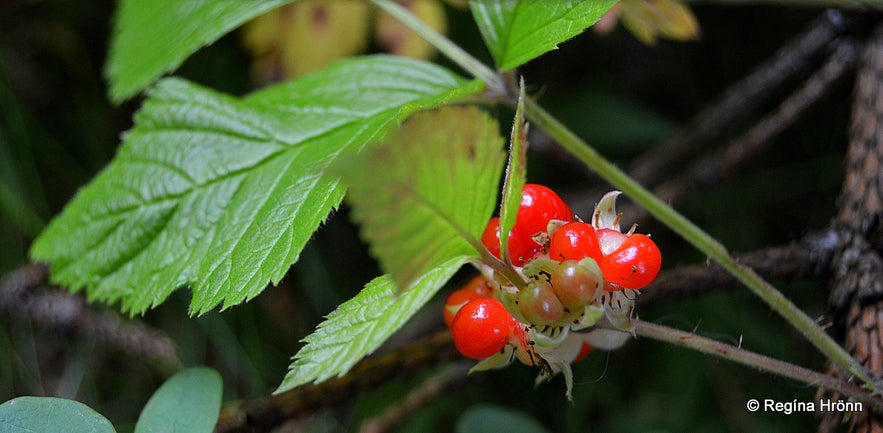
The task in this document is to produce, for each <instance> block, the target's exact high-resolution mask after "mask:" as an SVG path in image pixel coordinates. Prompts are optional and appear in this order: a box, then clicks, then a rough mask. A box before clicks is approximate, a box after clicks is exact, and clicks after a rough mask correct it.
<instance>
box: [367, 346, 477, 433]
mask: <svg viewBox="0 0 883 433" xmlns="http://www.w3.org/2000/svg"><path fill="white" fill-rule="evenodd" d="M469 367H470V366H469V365H468V364H464V363H457V364H452V365H450V366H448V367H447V368H445V369H444V370H442V371H441V372H439V373H438V374H436V375H435V376H433V377H430V378H429V379H427V380H426V381H425V382H423V384H421V385H420V386H419V387H417V388H415V389H414V390H412V391H411V392H409V393H408V394H407V395H406V396H405V397H404V398H402V399H401V400H399V401H398V402H396V403H394V404H392V405H391V406H390V407H389V409H387V410H386V411H385V412H383V413H381V414H380V415H378V416H375V417H373V418H370V419H367V420H365V421H364V422H363V423H362V426H361V427H360V428H359V433H384V432H386V431H389V430H390V429H391V428H393V427H395V426H396V425H398V424H401V423H402V421H403V420H405V419H407V418H408V416H410V415H411V414H412V413H414V411H416V410H417V409H419V408H421V407H423V406H425V405H426V404H428V403H430V402H431V401H432V400H433V399H435V398H436V397H438V396H439V395H440V394H441V393H442V392H444V390H445V389H447V388H448V387H449V386H451V385H452V384H453V383H455V382H457V381H460V380H463V379H465V378H466V372H467V371H469Z"/></svg>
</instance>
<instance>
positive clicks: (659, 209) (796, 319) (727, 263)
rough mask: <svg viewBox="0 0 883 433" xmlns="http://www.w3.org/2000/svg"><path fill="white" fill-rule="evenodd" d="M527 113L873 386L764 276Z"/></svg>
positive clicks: (565, 132) (538, 113)
mask: <svg viewBox="0 0 883 433" xmlns="http://www.w3.org/2000/svg"><path fill="white" fill-rule="evenodd" d="M525 112H526V116H527V118H528V119H529V120H530V121H531V122H533V123H534V124H535V125H537V126H538V127H540V128H542V129H543V130H544V131H545V132H546V133H547V134H549V136H550V137H552V138H553V139H555V140H556V141H557V142H558V143H559V144H560V145H561V146H562V147H563V148H564V149H566V150H567V151H568V152H570V153H571V154H573V155H574V156H575V157H576V158H577V159H579V160H580V161H582V162H583V163H584V164H585V165H586V166H587V167H589V168H590V169H591V170H593V171H594V172H596V173H597V174H598V175H599V176H601V177H602V178H604V179H605V180H606V181H608V182H610V184H612V185H613V186H615V187H616V188H619V189H620V190H621V191H622V192H623V193H625V194H626V195H628V196H629V197H630V198H631V199H632V200H633V201H634V202H635V203H637V204H639V205H641V206H643V207H644V208H645V209H646V210H647V211H648V212H650V213H651V214H652V215H653V216H654V217H656V218H657V219H658V220H659V221H661V222H662V223H664V224H665V225H666V226H668V227H669V228H670V229H672V230H673V231H674V232H675V233H677V234H679V235H680V236H681V237H683V238H684V239H685V240H686V241H687V242H689V243H691V244H692V245H693V246H694V247H696V249H698V250H699V251H701V252H703V253H704V254H706V255H707V256H708V257H709V258H711V259H712V260H714V261H716V262H717V263H718V264H720V265H721V267H723V268H724V269H726V270H727V271H729V272H730V273H731V274H732V275H733V276H734V277H736V279H738V280H739V281H741V282H742V284H744V285H746V286H747V287H748V288H749V289H751V291H752V292H754V294H756V295H757V296H759V297H760V298H761V299H762V300H763V301H764V302H766V303H767V305H769V306H770V307H772V308H773V309H774V310H776V312H777V313H779V314H780V315H781V316H782V317H783V318H785V320H787V321H788V323H790V324H791V325H792V326H794V327H795V328H797V329H798V330H799V331H800V332H801V333H802V334H803V335H804V337H806V339H807V340H809V341H810V342H811V343H812V344H813V345H815V346H816V347H817V348H818V349H819V350H820V351H821V352H822V353H824V354H825V356H827V357H828V358H829V359H830V360H831V361H832V362H833V363H834V364H836V365H837V366H839V367H840V368H842V369H844V370H845V371H848V372H850V373H852V374H853V375H855V376H856V377H858V378H860V379H861V380H862V381H863V382H865V383H867V384H872V383H873V382H871V380H870V378H869V377H868V376H867V374H866V373H865V371H864V369H863V368H862V366H861V365H859V364H858V362H857V361H856V360H855V359H854V358H853V357H852V356H850V355H849V353H847V352H846V351H845V350H843V348H842V347H841V346H840V345H839V344H837V342H836V341H834V339H833V338H831V337H830V336H829V335H828V334H826V333H825V331H824V330H822V328H820V327H819V326H818V325H817V324H816V323H815V322H814V321H813V320H812V319H811V318H810V317H809V316H807V315H806V314H805V313H804V312H803V311H801V310H800V309H799V308H797V306H795V305H794V304H793V303H792V302H791V301H790V300H788V298H786V297H785V296H784V295H783V294H782V293H781V292H779V291H778V290H776V288H775V287H773V286H772V285H770V283H768V282H766V281H765V280H764V279H763V278H761V277H760V275H757V273H756V272H754V270H752V269H751V268H749V267H747V266H743V265H741V264H739V263H738V262H736V260H735V259H733V257H732V256H731V255H730V254H729V252H727V250H726V248H724V246H723V245H721V244H720V243H719V242H717V241H716V240H715V239H714V238H712V237H711V236H710V235H709V234H708V233H705V232H704V231H703V230H702V229H701V228H699V227H698V226H697V225H695V224H693V223H692V222H691V221H690V220H688V219H687V218H685V217H684V216H683V215H681V214H680V213H678V212H677V211H676V210H674V208H672V207H671V206H669V205H667V204H665V203H664V202H662V201H661V200H659V198H657V197H656V196H655V195H653V193H651V192H650V191H649V190H647V189H646V188H644V187H643V186H641V185H639V184H638V183H637V182H635V180H634V179H632V178H631V177H629V176H628V175H627V174H626V173H625V172H623V171H622V170H620V169H619V168H618V167H616V166H615V165H613V164H612V163H610V162H609V161H607V160H606V159H604V158H603V157H602V156H601V155H600V154H598V152H597V151H595V149H593V148H592V147H590V146H589V145H588V144H586V143H585V142H583V141H582V140H581V139H580V138H579V137H577V136H576V135H575V134H574V133H573V132H571V131H570V130H569V129H567V127H565V126H564V125H563V124H561V122H559V121H558V120H557V119H555V118H554V117H553V116H552V115H551V114H549V113H548V112H547V111H546V110H544V109H543V108H542V107H540V106H539V105H538V104H537V103H536V102H535V101H534V100H532V99H530V98H528V99H526V100H525Z"/></svg>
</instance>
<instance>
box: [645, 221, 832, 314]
mask: <svg viewBox="0 0 883 433" xmlns="http://www.w3.org/2000/svg"><path fill="white" fill-rule="evenodd" d="M839 242H840V240H839V236H838V234H837V232H836V231H833V230H831V231H824V232H817V233H812V234H810V235H807V236H804V237H803V238H802V239H800V240H798V241H795V242H792V243H789V244H787V245H780V246H774V247H769V248H764V249H761V250H758V251H754V252H750V253H746V254H741V255H738V256H736V260H737V261H738V262H739V263H742V264H743V265H746V266H749V267H751V268H752V269H754V270H755V271H756V272H757V273H758V274H760V275H761V276H762V277H763V278H765V279H768V280H797V279H807V278H816V279H818V278H822V277H826V276H827V275H829V274H830V266H831V260H832V259H833V257H834V252H835V249H836V247H837V245H838V244H839ZM737 287H740V284H739V281H738V280H737V279H736V278H735V277H733V275H731V274H730V273H729V272H727V271H726V270H724V269H723V268H721V267H720V266H716V265H714V264H711V265H706V264H702V265H694V266H681V267H678V268H676V269H672V270H670V271H666V272H663V273H661V274H660V275H659V277H657V278H656V280H655V281H653V283H651V284H650V285H649V286H647V287H646V288H645V289H642V290H641V296H640V297H638V303H639V304H640V305H651V304H663V303H671V302H676V301H680V300H684V299H688V298H693V297H696V296H700V295H704V294H707V293H712V292H718V291H721V290H727V289H735V288H737Z"/></svg>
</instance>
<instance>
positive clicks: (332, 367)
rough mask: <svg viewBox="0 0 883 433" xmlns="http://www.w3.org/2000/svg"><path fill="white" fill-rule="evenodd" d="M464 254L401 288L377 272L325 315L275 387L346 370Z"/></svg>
mask: <svg viewBox="0 0 883 433" xmlns="http://www.w3.org/2000/svg"><path fill="white" fill-rule="evenodd" d="M467 260H468V258H467V257H455V258H453V259H451V260H449V261H447V262H445V263H442V264H440V265H439V266H437V267H435V268H434V269H432V270H430V271H429V272H427V273H426V274H424V275H423V276H421V277H420V278H418V279H417V280H416V281H414V284H412V285H411V286H409V287H407V288H406V289H407V290H405V291H404V292H400V291H399V290H398V288H397V287H396V284H395V283H394V282H393V279H392V278H391V277H390V276H389V275H384V276H382V277H378V278H375V279H374V280H373V281H371V282H370V283H368V284H367V285H366V286H365V288H364V289H362V291H361V292H359V294H357V295H356V296H355V297H353V298H352V299H350V300H349V301H347V302H344V303H343V304H341V305H340V306H339V307H338V308H337V309H336V310H334V311H333V312H331V314H329V315H328V317H327V318H326V320H325V321H324V322H322V323H321V324H320V325H319V327H318V328H317V329H316V331H315V332H313V333H312V334H310V335H308V336H307V337H306V338H304V342H306V343H307V345H306V346H304V347H303V348H302V349H301V350H300V351H299V352H297V354H296V355H295V356H294V362H293V363H292V364H291V367H289V371H288V374H287V375H285V379H284V380H283V381H282V384H281V385H279V389H278V390H276V392H277V393H280V392H284V391H288V390H290V389H292V388H295V387H297V386H299V385H303V384H306V383H310V382H322V381H324V380H327V379H329V378H331V377H334V376H340V375H343V374H344V373H346V372H347V371H349V369H350V368H352V367H353V365H355V364H356V362H358V361H359V360H360V359H362V357H364V356H365V355H367V354H370V353H371V352H373V351H374V350H376V349H377V348H378V347H379V346H380V345H381V344H383V342H384V341H386V339H387V338H389V336H390V335H392V334H393V333H394V332H395V331H397V330H398V329H399V328H401V327H402V326H403V325H404V324H405V323H407V321H408V320H409V319H410V318H411V316H413V315H414V313H416V312H417V310H419V309H420V307H422V306H423V305H424V304H425V303H426V302H427V301H428V300H429V299H431V298H432V297H433V296H434V295H435V293H436V292H437V291H438V289H439V288H441V287H442V286H443V285H444V284H445V282H447V281H448V279H450V278H451V276H452V275H454V273H455V272H457V270H458V269H459V268H460V267H461V266H462V265H463V264H464V263H466V261H467Z"/></svg>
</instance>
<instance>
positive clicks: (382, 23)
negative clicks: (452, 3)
mask: <svg viewBox="0 0 883 433" xmlns="http://www.w3.org/2000/svg"><path fill="white" fill-rule="evenodd" d="M397 3H399V4H400V5H402V6H403V7H405V8H406V9H408V10H409V11H410V12H411V13H412V14H414V15H416V16H417V17H418V18H420V19H421V20H422V21H423V22H425V23H426V24H428V25H429V26H430V27H432V28H433V29H435V30H436V31H437V32H439V33H442V34H444V33H446V32H447V19H446V17H445V10H444V7H443V6H442V4H441V3H439V2H438V0H399V1H397ZM375 37H376V39H377V43H378V44H379V45H380V46H381V47H383V49H384V51H386V52H388V53H390V54H396V55H399V56H407V57H413V58H417V59H428V58H430V57H432V56H433V55H434V54H435V49H434V48H433V47H432V45H430V44H429V43H428V42H426V41H425V40H424V39H423V38H421V37H420V36H418V35H417V34H416V33H414V32H412V31H411V30H410V29H408V28H407V27H406V26H405V25H404V24H402V23H401V22H399V21H398V20H396V19H395V18H393V17H392V16H391V15H389V14H387V13H386V12H383V13H381V14H380V16H378V17H377V30H376V35H375Z"/></svg>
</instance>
